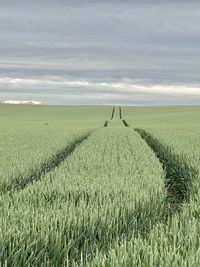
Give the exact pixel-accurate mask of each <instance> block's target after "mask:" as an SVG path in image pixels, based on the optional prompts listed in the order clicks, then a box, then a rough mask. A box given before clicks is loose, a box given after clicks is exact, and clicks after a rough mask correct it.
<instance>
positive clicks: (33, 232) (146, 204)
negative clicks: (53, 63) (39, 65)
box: [0, 105, 200, 267]
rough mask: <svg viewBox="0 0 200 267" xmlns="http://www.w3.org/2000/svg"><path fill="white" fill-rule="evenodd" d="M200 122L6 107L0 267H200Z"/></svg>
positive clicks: (190, 116) (154, 110)
mask: <svg viewBox="0 0 200 267" xmlns="http://www.w3.org/2000/svg"><path fill="white" fill-rule="evenodd" d="M199 117H200V108H199V107H189V106H188V107H181V106H180V107H102V106H101V107H99V106H90V107H88V106H82V107H81V106H73V107H70V106H68V107H65V106H16V105H0V124H1V126H0V127H1V128H0V211H1V212H0V225H1V227H0V263H1V264H0V266H91V267H93V266H99V267H100V266H113V267H114V266H139V267H143V266H151V267H154V266H158V267H160V266H161V267H162V266H163V267H164V266H185V267H186V266H192V267H193V266H194V267H196V266H199V264H200V223H199V216H200V215H199V214H200V205H199V203H200V186H199V181H200V177H199V171H200V167H199V166H200V164H199V163H200V151H199V147H200V138H199V134H200V124H199Z"/></svg>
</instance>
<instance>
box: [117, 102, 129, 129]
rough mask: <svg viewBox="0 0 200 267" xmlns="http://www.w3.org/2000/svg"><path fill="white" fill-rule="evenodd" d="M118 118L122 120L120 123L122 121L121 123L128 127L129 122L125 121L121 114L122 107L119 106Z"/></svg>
mask: <svg viewBox="0 0 200 267" xmlns="http://www.w3.org/2000/svg"><path fill="white" fill-rule="evenodd" d="M119 118H120V120H121V121H122V123H123V125H124V126H125V127H129V124H128V123H127V121H126V120H125V119H124V118H123V116H122V109H121V107H119Z"/></svg>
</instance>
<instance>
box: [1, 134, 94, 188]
mask: <svg viewBox="0 0 200 267" xmlns="http://www.w3.org/2000/svg"><path fill="white" fill-rule="evenodd" d="M90 135H91V132H90V133H87V134H85V135H83V136H81V137H79V138H76V139H75V140H74V141H73V142H72V143H71V144H69V145H67V146H66V147H65V148H63V149H61V150H60V151H58V152H57V153H56V154H55V155H52V156H51V158H50V159H48V160H47V161H46V162H45V163H43V164H42V165H40V166H39V167H38V168H37V169H35V170H34V171H33V172H32V173H31V174H30V175H29V176H27V177H23V176H19V177H16V179H14V180H12V182H11V183H10V184H8V183H7V182H5V183H4V184H2V185H1V188H0V191H1V192H2V193H6V192H8V191H12V190H22V189H24V188H25V187H26V186H27V185H28V184H30V183H32V182H33V181H38V180H40V179H41V177H42V176H43V175H44V174H46V173H48V172H50V171H52V170H54V169H55V168H56V167H59V165H60V164H61V163H62V162H63V161H64V160H65V159H66V158H67V157H69V156H70V155H71V154H72V153H73V152H74V150H75V149H76V147H77V146H79V145H80V144H81V143H82V142H83V141H84V140H86V139H87V138H88V137H89V136H90Z"/></svg>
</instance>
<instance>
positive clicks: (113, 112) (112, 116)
mask: <svg viewBox="0 0 200 267" xmlns="http://www.w3.org/2000/svg"><path fill="white" fill-rule="evenodd" d="M114 115H115V108H113V110H112V114H111V118H110V119H111V120H112V119H113V118H114Z"/></svg>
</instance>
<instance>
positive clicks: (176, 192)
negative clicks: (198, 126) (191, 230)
mask: <svg viewBox="0 0 200 267" xmlns="http://www.w3.org/2000/svg"><path fill="white" fill-rule="evenodd" d="M135 131H136V132H137V133H138V134H139V135H140V136H141V138H142V139H143V140H144V141H145V142H146V143H147V145H148V146H149V147H150V148H151V150H153V152H154V153H155V155H156V157H157V158H158V159H159V161H160V163H161V164H162V167H163V170H164V172H165V187H166V189H167V199H166V204H167V206H168V208H174V209H179V208H180V206H181V204H182V203H183V202H185V201H188V200H189V195H190V190H191V186H192V181H194V180H195V179H197V177H198V171H197V170H195V169H194V168H193V167H192V166H191V165H190V164H189V163H187V161H186V159H185V158H184V157H183V156H182V155H178V154H174V153H173V152H172V149H171V148H170V147H167V146H165V145H163V144H162V143H161V141H160V140H159V139H157V138H156V137H154V136H153V135H152V134H151V133H148V132H146V131H145V130H143V129H139V128H136V129H135Z"/></svg>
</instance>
